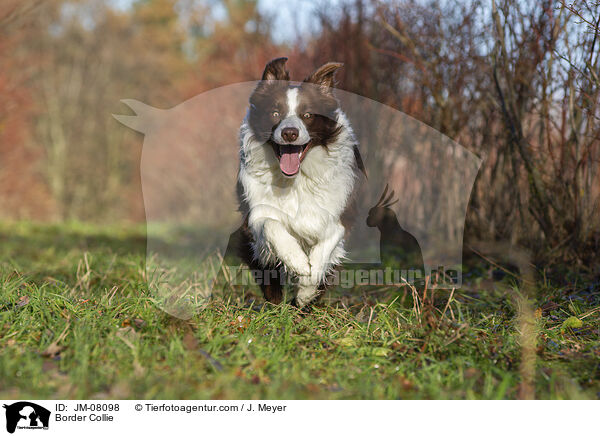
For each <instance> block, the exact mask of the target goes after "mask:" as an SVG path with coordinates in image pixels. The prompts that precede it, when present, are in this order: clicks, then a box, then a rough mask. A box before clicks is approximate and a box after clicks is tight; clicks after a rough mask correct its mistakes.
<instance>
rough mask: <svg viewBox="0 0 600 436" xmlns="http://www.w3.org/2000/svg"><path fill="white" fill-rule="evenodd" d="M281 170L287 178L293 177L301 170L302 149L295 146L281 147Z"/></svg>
mask: <svg viewBox="0 0 600 436" xmlns="http://www.w3.org/2000/svg"><path fill="white" fill-rule="evenodd" d="M279 168H281V171H283V173H284V174H285V175H287V176H293V175H294V174H296V173H297V172H298V170H300V147H298V146H293V145H283V146H281V159H279Z"/></svg>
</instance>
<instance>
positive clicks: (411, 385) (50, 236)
mask: <svg viewBox="0 0 600 436" xmlns="http://www.w3.org/2000/svg"><path fill="white" fill-rule="evenodd" d="M145 251H146V245H145V233H144V229H143V228H142V227H137V226H124V227H119V228H117V227H96V226H91V225H83V224H78V223H71V224H64V225H38V224H32V223H13V224H1V225H0V262H1V263H0V397H2V398H76V399H92V398H93V399H107V398H111V399H113V398H147V399H157V398H160V399H191V398H202V399H204V398H206V399H242V398H243V399H247V398H252V399H258V398H264V399H399V398H402V399H404V398H406V399H411V398H415V399H459V398H466V399H511V398H519V397H520V395H521V394H520V392H521V391H522V387H523V383H524V382H523V377H522V367H523V365H522V358H521V356H522V347H521V343H522V341H523V335H522V334H521V333H522V325H521V324H520V323H519V313H520V309H519V308H520V306H519V304H521V303H519V301H521V300H519V298H516V296H518V295H519V289H518V288H517V287H516V285H515V284H512V285H511V284H510V283H509V282H506V279H505V282H492V281H491V280H489V279H488V276H489V275H490V272H491V271H492V268H493V267H490V266H489V265H487V264H485V263H484V262H481V263H478V264H476V265H473V266H472V267H471V269H470V274H469V277H470V278H469V282H468V284H467V285H468V286H466V287H465V289H458V290H455V291H454V293H453V295H452V297H451V298H450V293H449V292H448V291H437V292H436V294H435V295H433V294H431V292H430V293H429V294H428V295H419V296H418V297H417V298H416V301H415V300H414V299H413V295H412V292H411V291H410V290H409V289H408V288H403V289H400V288H395V289H381V288H369V289H357V290H354V291H353V292H346V293H342V292H341V291H334V292H332V293H330V294H329V295H328V296H327V297H326V298H325V299H324V300H323V301H322V303H321V304H319V305H318V306H316V307H315V308H314V309H313V310H312V312H311V313H309V314H308V315H304V314H301V313H299V312H298V311H297V310H296V309H294V308H292V307H290V306H289V305H280V306H273V305H270V304H265V303H264V302H263V300H262V298H261V297H260V295H259V294H258V293H257V292H256V289H254V288H253V287H251V288H248V289H243V290H241V291H239V292H233V291H232V292H231V293H225V294H224V295H223V296H219V297H214V298H212V299H211V300H210V301H209V302H208V303H207V305H206V306H205V307H204V309H203V310H201V311H200V312H199V313H198V314H196V315H195V316H194V317H192V318H191V319H190V320H187V321H182V320H178V319H176V318H172V317H170V316H169V315H167V314H166V313H164V312H163V311H161V310H160V309H159V308H158V307H157V306H156V304H155V300H154V298H153V296H152V295H150V293H149V292H148V286H147V284H146V282H145V281H144V269H145V268H144V262H145ZM545 273H546V276H545V278H542V279H540V280H539V281H538V283H537V284H536V287H535V289H536V296H535V298H533V299H532V300H531V301H530V303H531V306H532V308H533V309H535V312H534V318H533V319H534V321H533V322H534V323H535V325H534V326H533V327H534V328H533V329H532V331H534V332H537V333H535V334H536V336H535V338H534V339H535V342H534V346H535V349H534V351H533V352H534V353H535V356H536V359H535V366H534V369H533V371H534V372H533V375H532V378H533V386H532V389H533V391H534V393H535V397H536V398H546V399H560V398H588V399H595V398H598V396H599V393H600V340H599V339H600V331H599V330H600V327H599V325H600V322H599V320H600V289H599V288H600V286H599V284H598V282H597V281H596V282H594V281H593V280H592V278H590V277H586V276H584V275H577V276H573V277H570V276H568V274H572V273H569V272H566V273H563V272H561V274H560V275H559V274H556V276H557V277H560V279H555V280H551V279H549V278H548V277H549V276H551V275H552V271H546V272H545ZM540 276H541V277H544V275H543V274H541V275H540ZM596 280H597V279H596ZM511 286H512V288H511ZM567 320H569V321H567Z"/></svg>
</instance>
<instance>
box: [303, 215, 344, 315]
mask: <svg viewBox="0 0 600 436" xmlns="http://www.w3.org/2000/svg"><path fill="white" fill-rule="evenodd" d="M344 231H345V230H344V226H342V225H341V224H335V225H332V226H331V227H330V229H329V232H328V236H327V237H326V238H325V239H324V240H323V241H321V242H319V243H318V244H316V245H315V246H313V248H312V249H311V251H310V255H309V262H310V277H300V281H299V283H298V294H297V295H296V302H297V304H298V306H299V307H303V306H306V305H307V304H308V303H310V302H311V301H312V300H314V299H315V298H316V297H317V295H319V289H318V288H319V284H320V283H321V282H323V281H324V280H325V274H326V273H327V270H328V269H329V268H330V267H331V265H332V264H333V263H334V261H339V259H338V258H337V257H339V256H341V255H342V253H338V255H339V256H333V254H334V250H336V249H337V248H338V246H339V244H340V241H341V240H342V238H343V237H344ZM340 250H341V249H340ZM334 257H336V258H335V259H334Z"/></svg>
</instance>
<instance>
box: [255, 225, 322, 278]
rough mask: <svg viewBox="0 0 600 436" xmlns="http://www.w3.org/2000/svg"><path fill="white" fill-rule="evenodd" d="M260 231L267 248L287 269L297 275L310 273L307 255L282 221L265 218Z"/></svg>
mask: <svg viewBox="0 0 600 436" xmlns="http://www.w3.org/2000/svg"><path fill="white" fill-rule="evenodd" d="M262 233H263V237H264V239H265V240H266V245H267V247H268V249H269V250H271V251H272V252H274V254H275V256H276V257H277V258H278V259H279V260H281V261H282V262H283V264H284V265H285V267H286V268H287V269H288V270H290V271H291V272H293V273H295V274H296V275H298V276H309V275H310V264H309V263H308V256H307V255H306V253H304V251H303V250H302V248H301V247H300V244H299V243H298V241H297V240H296V238H294V237H293V236H292V235H291V234H290V233H289V232H288V231H287V230H286V228H285V226H284V225H283V224H282V223H280V222H279V221H277V220H274V219H271V218H269V219H266V220H265V221H264V224H263V232H262Z"/></svg>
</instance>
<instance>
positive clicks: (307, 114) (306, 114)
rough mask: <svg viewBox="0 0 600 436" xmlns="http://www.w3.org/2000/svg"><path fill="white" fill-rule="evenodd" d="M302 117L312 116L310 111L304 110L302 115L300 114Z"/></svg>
mask: <svg viewBox="0 0 600 436" xmlns="http://www.w3.org/2000/svg"><path fill="white" fill-rule="evenodd" d="M302 116H303V117H304V118H306V119H308V118H310V117H312V114H311V113H310V112H305V113H304V115H302Z"/></svg>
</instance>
